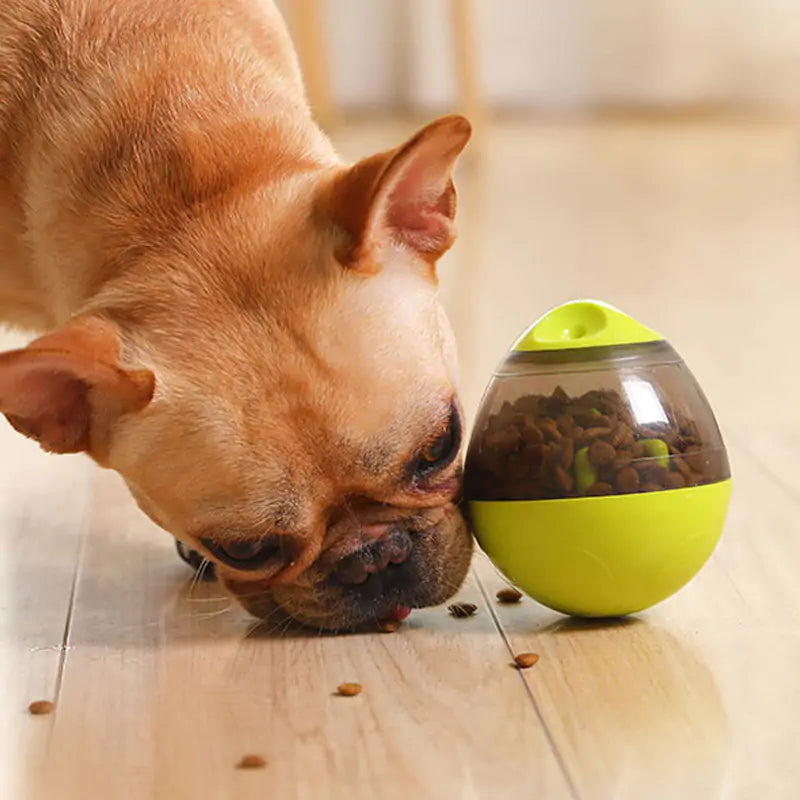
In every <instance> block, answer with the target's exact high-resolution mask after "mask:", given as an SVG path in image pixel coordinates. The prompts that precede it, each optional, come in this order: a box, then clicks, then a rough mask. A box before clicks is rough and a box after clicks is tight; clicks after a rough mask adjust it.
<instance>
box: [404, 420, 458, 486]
mask: <svg viewBox="0 0 800 800" xmlns="http://www.w3.org/2000/svg"><path fill="white" fill-rule="evenodd" d="M460 447H461V418H460V417H459V415H458V410H457V409H456V407H455V406H453V407H452V408H451V409H450V416H449V418H448V420H447V423H446V424H445V427H444V429H443V430H442V431H441V432H440V433H439V434H438V435H437V436H436V437H435V438H433V439H431V440H430V441H429V442H428V443H427V444H426V445H425V446H424V447H423V448H422V450H421V451H420V453H419V455H418V456H417V457H416V458H415V459H414V462H413V464H412V472H413V474H414V476H415V477H425V476H426V475H429V474H431V473H433V472H439V471H441V470H443V469H444V468H445V467H446V466H448V465H449V464H450V463H451V462H452V461H453V459H454V458H455V457H456V455H458V451H459V448H460Z"/></svg>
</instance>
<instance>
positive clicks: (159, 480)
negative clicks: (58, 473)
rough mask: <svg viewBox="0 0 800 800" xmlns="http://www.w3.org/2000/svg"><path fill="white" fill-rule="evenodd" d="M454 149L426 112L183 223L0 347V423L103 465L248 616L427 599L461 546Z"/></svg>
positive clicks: (446, 577)
mask: <svg viewBox="0 0 800 800" xmlns="http://www.w3.org/2000/svg"><path fill="white" fill-rule="evenodd" d="M468 137H469V125H468V124H467V122H466V121H465V120H463V119H462V118H460V117H448V118H444V119H442V120H439V121H438V122H435V123H433V124H432V125H429V126H428V127H427V128H425V129H423V130H422V131H420V133H418V134H417V135H416V136H415V137H414V138H413V139H411V140H410V141H409V142H408V143H407V144H405V145H404V146H403V147H401V148H399V149H397V150H394V151H391V152H387V153H382V154H379V155H377V156H374V157H372V158H369V159H366V160H364V161H362V162H359V163H358V164H356V165H355V166H352V167H342V166H331V165H327V166H320V167H317V168H308V169H298V170H297V171H295V172H293V173H291V174H289V175H287V177H286V178H285V179H283V180H281V181H278V182H275V183H272V184H269V185H262V186H256V187H254V188H251V189H248V190H247V191H245V192H239V193H235V192H234V193H230V194H228V195H226V194H224V193H223V196H222V197H220V198H218V201H217V202H214V203H209V205H208V207H207V208H200V209H194V210H193V217H192V218H191V219H189V221H188V222H187V223H186V225H185V226H184V227H183V228H182V229H180V230H177V231H175V232H174V234H173V235H172V237H171V239H170V240H169V243H168V245H167V246H164V247H163V248H156V249H155V250H154V252H153V253H150V254H148V256H147V257H146V259H145V261H144V262H143V263H142V264H140V265H138V266H136V267H134V268H131V269H129V270H128V271H126V272H124V273H123V274H121V275H120V276H119V277H118V278H117V279H116V280H114V281H111V282H110V283H109V286H108V287H106V288H104V289H103V290H102V291H101V292H100V294H99V295H98V298H99V301H97V300H96V306H97V307H96V308H94V309H92V310H91V312H87V313H84V314H82V315H80V316H79V317H77V318H75V319H73V320H72V321H71V322H70V323H68V324H67V326H66V327H64V328H62V329H60V330H58V331H56V332H54V333H51V334H48V335H47V336H44V337H42V338H41V339H38V340H37V341H36V342H34V343H33V344H32V345H31V346H30V347H29V348H27V349H25V350H22V351H16V352H14V353H7V354H4V355H3V356H0V410H2V411H3V412H4V413H5V414H6V415H7V417H8V419H9V421H10V422H11V424H12V425H14V427H16V428H17V429H18V430H20V431H21V432H23V433H25V434H26V435H29V436H32V437H34V438H36V439H38V440H39V441H40V442H41V444H42V446H43V447H44V448H45V449H47V450H50V451H53V452H76V451H87V452H88V453H89V454H90V455H92V456H93V457H94V458H95V459H96V460H97V461H98V462H99V463H101V464H103V465H104V466H108V467H112V468H114V469H116V470H117V471H118V472H120V473H121V475H122V476H123V478H124V479H125V481H126V482H127V484H128V486H129V487H130V489H131V492H132V493H133V495H134V497H135V498H136V500H137V502H138V503H139V505H140V507H141V508H142V509H143V510H144V511H145V512H146V513H147V514H148V515H149V516H150V517H151V518H152V519H153V520H155V521H156V522H157V523H158V524H159V525H161V526H162V527H164V528H166V529H167V530H168V531H170V532H172V533H173V534H174V535H175V536H176V537H177V538H178V539H180V540H181V541H183V542H184V543H185V544H187V545H188V546H190V547H192V548H193V549H195V550H198V551H199V552H201V553H202V554H204V555H205V556H206V557H207V558H209V559H210V560H212V561H213V562H215V563H216V565H217V570H218V573H219V574H220V576H221V577H222V579H223V580H224V581H225V583H226V585H227V586H228V587H229V588H230V589H231V591H232V592H233V593H234V594H235V595H236V596H237V597H238V598H239V599H240V600H241V601H242V603H243V604H244V605H245V606H246V607H247V608H248V609H250V610H251V611H253V612H254V613H256V614H257V615H261V616H264V615H265V614H266V613H267V609H269V608H270V607H272V604H274V603H277V605H279V606H280V607H282V608H283V609H284V610H285V611H287V612H288V613H289V614H290V615H291V616H293V617H295V618H297V619H299V620H301V621H303V622H306V623H309V624H313V625H318V626H320V627H327V628H341V627H351V626H354V625H357V624H359V623H360V622H362V621H365V620H368V619H371V618H379V617H382V616H385V615H389V614H391V613H392V609H395V608H397V607H404V606H409V607H418V606H426V605H432V604H436V603H439V602H442V601H443V600H445V599H446V598H447V597H448V596H450V595H451V594H452V593H453V592H454V591H455V590H456V588H457V587H458V586H459V585H460V583H461V581H462V580H463V578H464V575H465V573H466V570H467V568H468V563H469V557H470V553H471V539H470V536H469V534H468V532H467V530H466V527H465V524H464V521H463V520H462V518H461V516H460V514H459V513H458V511H457V509H456V507H455V505H454V501H455V500H456V499H457V495H458V493H459V488H460V459H459V451H460V446H461V435H462V430H463V422H462V418H461V410H460V408H459V403H458V397H457V383H456V363H455V354H454V347H453V341H452V336H451V332H450V329H449V326H448V324H447V322H446V319H445V317H444V315H443V313H442V311H441V309H440V306H439V304H438V302H437V285H436V274H435V264H436V260H437V259H438V257H439V256H440V255H441V254H442V253H443V252H444V251H445V250H446V249H447V248H448V247H449V246H450V244H451V243H452V240H453V237H454V229H453V217H454V213H455V193H454V190H453V185H452V182H451V171H452V168H453V164H454V162H455V160H456V158H457V156H458V154H459V153H460V152H461V150H462V148H463V147H464V145H465V144H466V141H467V139H468Z"/></svg>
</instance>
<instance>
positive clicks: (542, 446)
mask: <svg viewBox="0 0 800 800" xmlns="http://www.w3.org/2000/svg"><path fill="white" fill-rule="evenodd" d="M571 333H572V334H574V330H573V331H571ZM579 333H580V331H579ZM729 477H730V468H729V466H728V459H727V456H726V452H725V447H724V444H723V441H722V436H721V434H720V431H719V428H718V426H717V423H716V421H715V419H714V415H713V413H712V411H711V407H710V406H709V404H708V402H707V400H706V398H705V396H704V395H703V392H702V390H701V389H700V387H699V385H698V384H697V381H696V380H695V379H694V377H693V375H692V373H691V372H690V371H689V369H688V368H687V367H686V365H685V364H684V362H683V361H682V359H681V358H680V356H679V355H678V354H677V353H676V352H675V350H674V349H673V348H672V347H671V346H670V345H669V344H668V343H667V342H666V341H664V340H657V341H647V342H639V343H631V344H612V345H609V346H599V347H598V346H592V347H588V348H586V347H584V348H573V349H570V348H562V349H552V350H530V351H525V350H513V351H511V352H510V353H509V354H508V355H507V357H506V358H505V360H504V361H503V362H502V364H501V365H500V366H499V368H498V369H497V370H496V372H495V374H494V376H493V378H492V380H491V382H490V384H489V387H488V389H487V391H486V394H485V395H484V398H483V402H482V404H481V407H480V411H479V413H478V417H477V419H476V421H475V426H474V429H473V434H472V439H471V442H470V446H469V450H468V453H467V461H466V470H465V494H466V497H467V499H469V500H477V501H492V500H547V499H560V498H577V497H591V496H603V495H622V494H636V493H645V492H660V491H668V490H675V489H683V488H686V487H694V486H702V485H705V484H711V483H716V482H720V481H724V480H727V479H728V478H729Z"/></svg>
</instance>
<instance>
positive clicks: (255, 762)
mask: <svg viewBox="0 0 800 800" xmlns="http://www.w3.org/2000/svg"><path fill="white" fill-rule="evenodd" d="M266 766H267V761H266V759H265V758H264V757H263V756H259V755H256V754H255V753H248V754H247V755H246V756H242V759H241V761H239V763H238V764H237V765H236V768H237V769H263V768H264V767H266Z"/></svg>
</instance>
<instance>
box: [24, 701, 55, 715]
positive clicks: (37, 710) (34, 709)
mask: <svg viewBox="0 0 800 800" xmlns="http://www.w3.org/2000/svg"><path fill="white" fill-rule="evenodd" d="M54 708H55V706H54V705H53V704H52V703H51V702H50V701H49V700H34V701H33V702H32V703H31V704H30V705H29V706H28V711H29V712H30V713H31V714H35V715H36V716H39V715H40V714H51V713H52V711H53V709H54Z"/></svg>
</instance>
